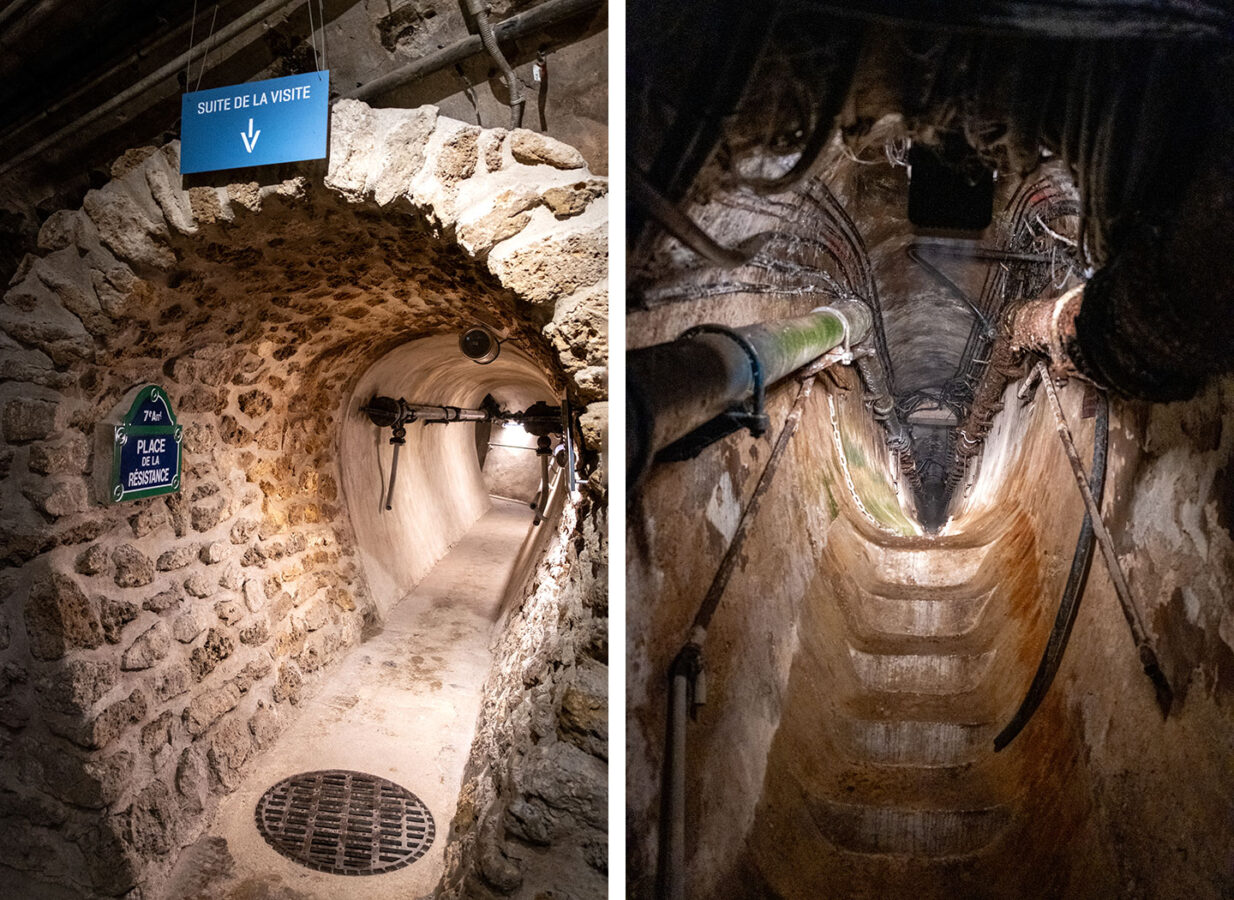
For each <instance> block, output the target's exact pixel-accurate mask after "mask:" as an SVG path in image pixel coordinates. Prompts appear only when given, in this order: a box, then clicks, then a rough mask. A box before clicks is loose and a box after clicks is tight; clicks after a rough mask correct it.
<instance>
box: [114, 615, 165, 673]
mask: <svg viewBox="0 0 1234 900" xmlns="http://www.w3.org/2000/svg"><path fill="white" fill-rule="evenodd" d="M170 651H171V635H170V634H168V632H167V626H166V625H165V624H163V622H162V621H159V622H155V623H154V624H153V625H152V626H150V627H149V628H148V629H146V630H145V631H143V632H142V633H141V634H140V635H139V636H138V637H137V639H136V640H135V641H133V643H132V644H130V645H129V648H128V649H127V650H125V651H124V656H123V657H122V658H121V660H120V668H122V669H124V670H125V671H126V672H132V671H136V670H139V669H149V668H150V667H151V666H153V665H154V664H155V663H157V662H158V661H159V660H161V659H163V658H164V657H166V656H167V654H168V653H169V652H170Z"/></svg>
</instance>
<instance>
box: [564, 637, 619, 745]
mask: <svg viewBox="0 0 1234 900" xmlns="http://www.w3.org/2000/svg"><path fill="white" fill-rule="evenodd" d="M557 736H558V737H559V738H560V739H561V740H563V741H568V742H570V743H571V744H574V745H575V746H576V747H578V748H579V749H580V750H586V751H587V752H588V753H590V754H591V755H592V756H596V757H599V758H600V759H603V760H607V759H608V666H605V665H601V664H600V663H598V662H595V661H594V660H584V661H583V662H582V663H581V664H580V665H579V666H578V667H577V668H576V669H575V671H574V678H573V679H572V680H571V682H570V683H569V684H568V685H567V686H566V689H565V692H564V693H563V694H562V697H561V710H560V712H558V714H557Z"/></svg>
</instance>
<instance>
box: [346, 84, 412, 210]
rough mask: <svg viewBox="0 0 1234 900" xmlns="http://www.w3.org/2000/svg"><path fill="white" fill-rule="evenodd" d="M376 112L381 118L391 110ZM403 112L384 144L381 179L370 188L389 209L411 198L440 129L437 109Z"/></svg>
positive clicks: (378, 202)
mask: <svg viewBox="0 0 1234 900" xmlns="http://www.w3.org/2000/svg"><path fill="white" fill-rule="evenodd" d="M336 105H337V104H336ZM392 111H393V110H391V112H392ZM376 112H377V113H378V114H379V115H380V114H381V113H384V112H387V111H386V110H377V111H376ZM399 112H400V113H402V115H403V116H404V117H405V118H403V121H400V122H398V124H396V125H394V126H393V127H392V128H391V129H390V130H389V131H388V132H387V133H386V136H385V140H384V141H383V145H384V147H385V150H386V154H387V155H386V157H385V159H383V160H382V163H383V164H382V166H381V168H380V171H379V173H378V174H377V176H376V177H375V178H372V179H370V180H369V182H368V184H367V185H366V187H367V188H368V189H370V190H371V191H372V194H373V200H374V202H376V203H377V205H378V206H386V205H388V204H389V203H391V202H392V201H394V200H397V199H399V198H400V197H405V196H406V195H407V191H408V189H409V188H410V186H411V180H412V178H414V177H415V176H416V174H417V173H418V172H419V171H420V170H421V169H422V168H423V167H424V154H425V148H426V147H427V146H428V141H429V138H430V137H431V136H432V134H433V129H435V128H436V127H437V107H435V106H421V107H419V108H418V109H411V110H399Z"/></svg>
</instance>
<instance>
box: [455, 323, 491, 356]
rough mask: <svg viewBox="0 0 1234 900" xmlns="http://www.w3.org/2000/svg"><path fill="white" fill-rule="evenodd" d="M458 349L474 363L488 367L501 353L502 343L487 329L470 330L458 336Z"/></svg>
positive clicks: (478, 327)
mask: <svg viewBox="0 0 1234 900" xmlns="http://www.w3.org/2000/svg"><path fill="white" fill-rule="evenodd" d="M458 348H459V350H461V351H462V352H463V355H464V356H466V357H467V358H468V359H470V360H471V361H472V362H476V363H479V364H480V365H482V366H486V365H488V364H489V363H491V362H492V361H493V360H495V359H496V358H497V354H499V353H500V352H501V341H499V340H498V339H497V336H496V335H495V334H493V333H492V332H491V331H489V330H488V329H487V328H481V327H480V326H478V325H477V326H476V327H475V328H468V329H467V330H466V331H464V332H463V333H462V334H460V335H459V336H458Z"/></svg>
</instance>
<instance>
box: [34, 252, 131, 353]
mask: <svg viewBox="0 0 1234 900" xmlns="http://www.w3.org/2000/svg"><path fill="white" fill-rule="evenodd" d="M91 272H92V270H91V268H90V266H89V264H88V263H87V261H86V260H84V259H83V258H82V257H81V256H80V255H79V254H78V252H77V248H75V247H69V248H66V249H64V250H57V251H56V252H55V253H52V254H51V255H49V256H46V257H44V258H43V259H40V260H39V261H38V262H36V263H34V265H32V266H31V267H30V274H31V275H32V276H33V277H36V278H38V279H39V281H40V282H42V284H43V286H44V287H46V288H47V289H48V290H49V291H51V292H52V293H54V294H55V295H56V297H57V298H58V299H59V301H60V303H61V305H62V306H64V308H65V309H67V310H68V311H69V312H71V313H72V314H73V315H75V316H77V318H79V319H81V321H82V324H83V325H85V327H86V329H87V330H88V331H89V332H90V333H91V334H93V335H109V334H111V333H112V332H114V331H115V325H114V324H113V322H112V320H111V316H110V315H108V313H107V311H106V310H104V309H103V305H102V301H101V300H100V299H99V296H98V291H97V290H95V287H94V280H93V276H92V274H91Z"/></svg>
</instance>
